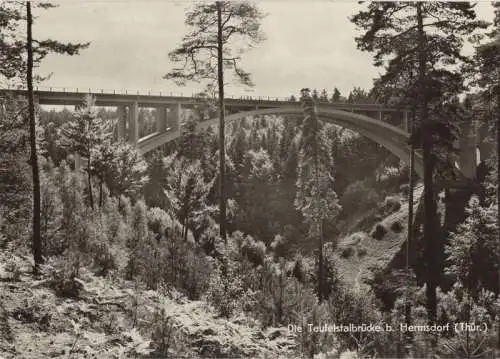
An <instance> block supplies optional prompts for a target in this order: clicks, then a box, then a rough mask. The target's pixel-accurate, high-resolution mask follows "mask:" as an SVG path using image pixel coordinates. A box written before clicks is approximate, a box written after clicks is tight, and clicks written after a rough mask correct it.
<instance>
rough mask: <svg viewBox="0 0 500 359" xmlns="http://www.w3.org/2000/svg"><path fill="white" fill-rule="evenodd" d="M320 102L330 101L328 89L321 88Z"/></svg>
mask: <svg viewBox="0 0 500 359" xmlns="http://www.w3.org/2000/svg"><path fill="white" fill-rule="evenodd" d="M319 102H323V103H325V102H328V93H327V92H326V89H323V90H321V94H320V95H319Z"/></svg>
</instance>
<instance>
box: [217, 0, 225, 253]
mask: <svg viewBox="0 0 500 359" xmlns="http://www.w3.org/2000/svg"><path fill="white" fill-rule="evenodd" d="M216 4H217V72H218V76H217V79H218V83H219V142H220V143H219V152H220V153H219V154H220V163H219V167H220V236H221V237H222V239H223V240H224V243H227V236H226V188H225V187H226V186H225V181H226V147H225V142H226V141H225V135H224V126H225V108H224V61H223V56H224V53H223V45H224V44H223V40H222V2H221V1H217V3H216Z"/></svg>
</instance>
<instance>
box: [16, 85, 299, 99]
mask: <svg viewBox="0 0 500 359" xmlns="http://www.w3.org/2000/svg"><path fill="white" fill-rule="evenodd" d="M7 90H19V91H26V90H27V89H26V88H25V87H10V86H8V87H7ZM34 90H35V91H47V92H68V93H81V94H105V95H137V96H170V97H191V98H199V97H200V93H201V91H198V92H191V93H188V92H179V91H168V90H167V91H152V90H130V89H104V88H101V89H96V88H84V87H59V86H36V87H35V88H34ZM225 98H226V99H234V100H250V101H288V100H289V99H290V98H289V97H276V96H241V95H240V96H238V95H226V96H225Z"/></svg>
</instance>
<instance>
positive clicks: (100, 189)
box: [99, 180, 104, 208]
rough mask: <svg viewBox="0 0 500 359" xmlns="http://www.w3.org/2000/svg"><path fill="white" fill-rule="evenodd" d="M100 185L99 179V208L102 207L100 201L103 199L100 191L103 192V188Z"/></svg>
mask: <svg viewBox="0 0 500 359" xmlns="http://www.w3.org/2000/svg"><path fill="white" fill-rule="evenodd" d="M102 187H103V181H102V180H101V181H100V182H99V208H102V205H103V203H102V202H103V200H104V199H103V193H102V192H103V188H102Z"/></svg>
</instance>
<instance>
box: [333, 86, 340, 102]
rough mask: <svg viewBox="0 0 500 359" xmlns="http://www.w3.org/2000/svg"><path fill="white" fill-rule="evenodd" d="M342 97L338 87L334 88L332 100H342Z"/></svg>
mask: <svg viewBox="0 0 500 359" xmlns="http://www.w3.org/2000/svg"><path fill="white" fill-rule="evenodd" d="M340 99H341V95H340V91H339V89H338V88H336V87H335V88H334V89H333V93H332V98H331V102H340Z"/></svg>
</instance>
